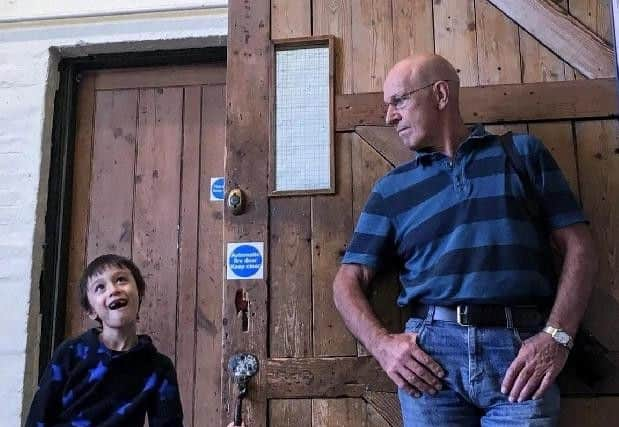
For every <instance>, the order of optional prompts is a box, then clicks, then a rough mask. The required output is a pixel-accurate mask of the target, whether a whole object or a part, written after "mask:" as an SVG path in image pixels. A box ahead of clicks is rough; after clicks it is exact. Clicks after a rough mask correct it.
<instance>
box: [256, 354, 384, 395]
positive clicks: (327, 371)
mask: <svg viewBox="0 0 619 427" xmlns="http://www.w3.org/2000/svg"><path fill="white" fill-rule="evenodd" d="M265 365H266V366H263V367H261V369H263V370H264V372H265V374H264V375H266V380H267V384H268V387H267V393H268V397H269V398H275V399H290V398H298V397H302V398H311V397H314V398H328V397H362V396H363V395H364V394H365V393H366V392H368V391H379V392H390V393H394V392H395V391H396V386H395V384H393V383H392V382H391V380H390V379H389V377H387V375H386V374H385V373H384V372H383V370H382V369H381V367H380V365H379V364H378V362H376V360H375V359H374V358H373V357H324V358H304V359H292V358H290V359H288V358H287V359H269V360H268V361H267V362H266V364H265Z"/></svg>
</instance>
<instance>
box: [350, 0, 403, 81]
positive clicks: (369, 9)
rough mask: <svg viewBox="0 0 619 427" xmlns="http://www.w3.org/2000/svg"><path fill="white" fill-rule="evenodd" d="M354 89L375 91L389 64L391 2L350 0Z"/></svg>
mask: <svg viewBox="0 0 619 427" xmlns="http://www.w3.org/2000/svg"><path fill="white" fill-rule="evenodd" d="M352 44H353V57H354V59H355V68H354V70H353V79H354V80H353V88H354V92H356V93H359V92H376V91H381V90H382V89H383V82H384V80H385V77H386V76H387V72H388V71H389V68H391V66H392V65H393V63H394V62H393V21H392V10H391V2H389V1H385V0H352Z"/></svg>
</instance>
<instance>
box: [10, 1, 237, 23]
mask: <svg viewBox="0 0 619 427" xmlns="http://www.w3.org/2000/svg"><path fill="white" fill-rule="evenodd" d="M222 3H226V2H225V1H223V2H222V1H220V0H131V1H130V2H128V1H127V0H106V1H98V2H97V1H84V0H60V1H54V0H0V19H24V18H41V17H44V16H75V15H85V14H89V15H90V14H96V15H106V14H116V13H119V12H136V11H148V10H153V9H170V10H180V9H186V8H204V7H211V6H214V5H218V6H219V5H221V4H222Z"/></svg>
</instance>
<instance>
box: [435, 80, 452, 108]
mask: <svg viewBox="0 0 619 427" xmlns="http://www.w3.org/2000/svg"><path fill="white" fill-rule="evenodd" d="M434 89H435V90H434V96H436V102H437V107H438V109H439V110H444V109H445V108H447V104H448V103H449V83H447V82H446V81H444V80H440V81H438V82H436V83H435V84H434Z"/></svg>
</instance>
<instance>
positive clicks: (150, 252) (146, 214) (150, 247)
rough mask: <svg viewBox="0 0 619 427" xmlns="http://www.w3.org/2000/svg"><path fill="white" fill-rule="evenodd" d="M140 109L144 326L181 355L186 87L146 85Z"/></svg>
mask: <svg viewBox="0 0 619 427" xmlns="http://www.w3.org/2000/svg"><path fill="white" fill-rule="evenodd" d="M138 108H139V116H138V118H139V123H138V153H137V161H136V168H135V169H136V170H135V206H134V212H133V214H134V215H133V224H134V236H133V259H134V260H135V262H136V264H137V265H138V266H139V267H140V269H141V270H142V274H143V275H144V280H145V281H146V295H145V297H144V300H143V301H142V308H141V310H140V329H141V331H143V332H145V333H148V334H149V335H150V336H151V337H152V339H153V343H154V344H155V346H156V347H157V349H158V350H159V351H160V352H162V353H163V354H165V355H167V356H169V357H171V358H173V359H174V360H175V359H176V327H177V325H176V320H177V319H176V312H177V298H178V246H177V245H178V226H179V205H180V196H179V193H180V175H181V143H182V138H183V133H182V114H183V89H182V88H165V89H163V88H157V89H142V90H140V98H139V107H138ZM116 190H117V189H116Z"/></svg>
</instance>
